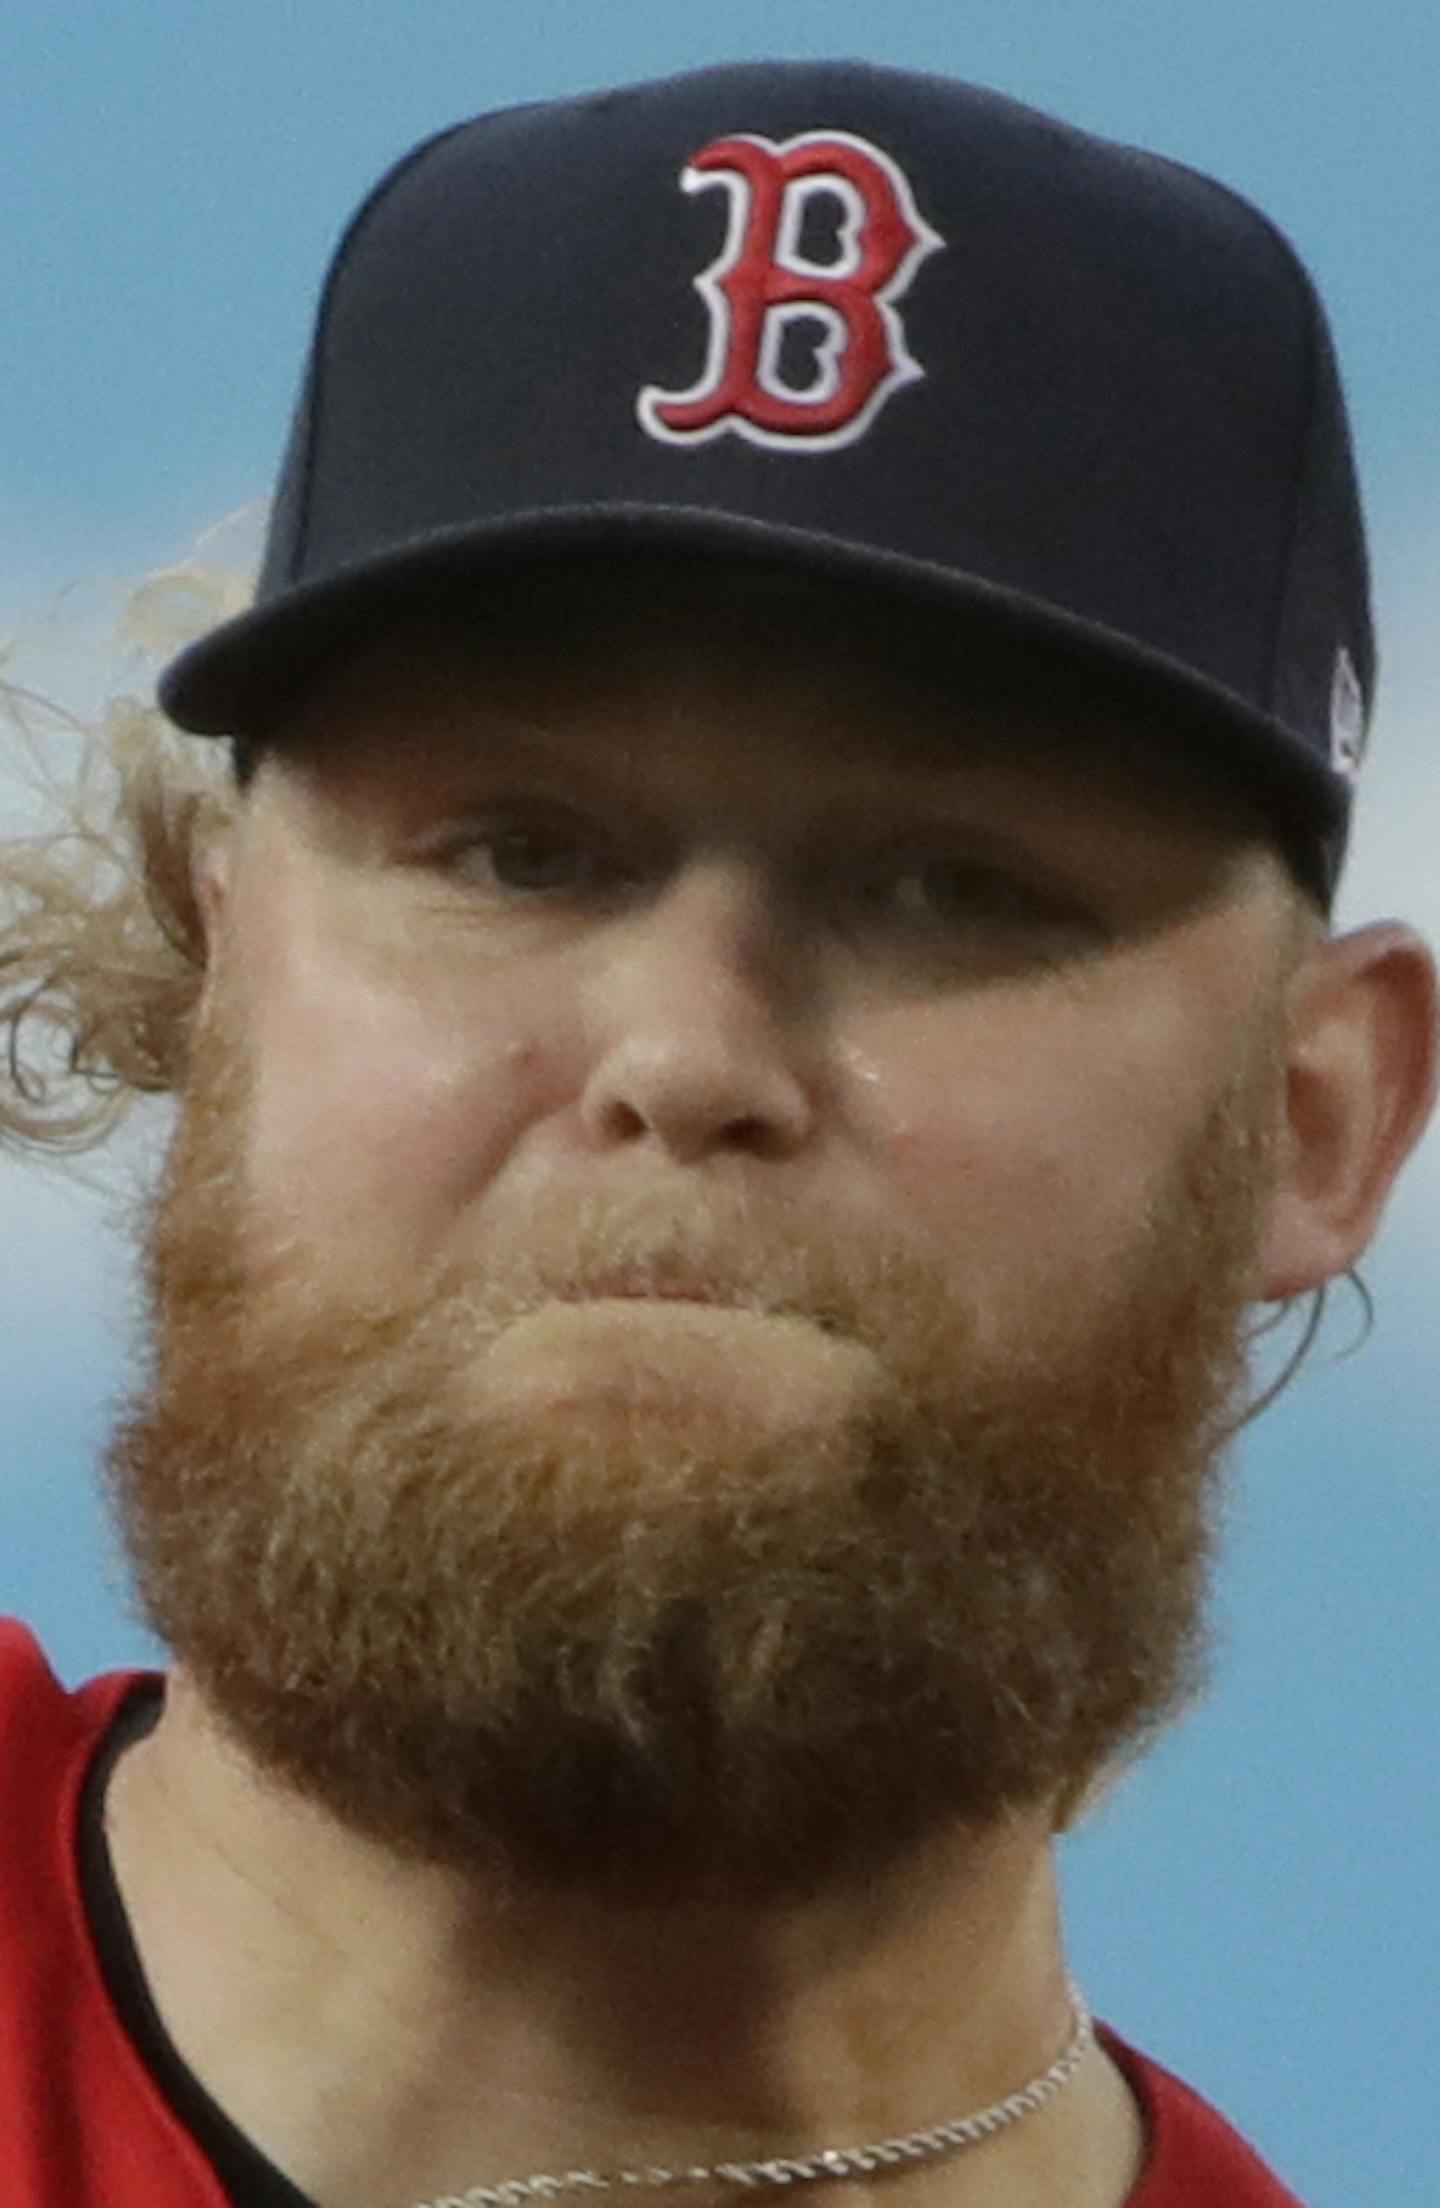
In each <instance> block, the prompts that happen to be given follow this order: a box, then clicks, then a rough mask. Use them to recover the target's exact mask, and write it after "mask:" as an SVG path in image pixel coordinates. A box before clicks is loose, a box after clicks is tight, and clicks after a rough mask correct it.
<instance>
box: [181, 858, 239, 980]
mask: <svg viewBox="0 0 1440 2208" xmlns="http://www.w3.org/2000/svg"><path fill="white" fill-rule="evenodd" d="M232 833H233V832H232V831H231V830H229V829H222V830H221V831H220V833H219V834H218V835H214V836H211V837H210V838H209V839H208V841H207V842H206V843H205V845H204V847H203V848H202V849H201V850H200V851H198V852H197V853H196V855H195V859H194V863H193V867H192V872H191V880H192V883H193V885H194V891H195V908H196V910H197V912H198V913H199V915H200V925H201V927H202V929H203V931H204V936H205V968H206V972H207V974H208V973H209V972H210V971H211V970H212V968H213V966H214V963H215V946H216V944H217V942H218V941H219V937H220V927H221V921H222V919H223V917H224V913H225V907H226V904H227V902H228V900H229V896H230V872H231V867H232V865H233V863H234V852H233V847H232V840H231V839H232Z"/></svg>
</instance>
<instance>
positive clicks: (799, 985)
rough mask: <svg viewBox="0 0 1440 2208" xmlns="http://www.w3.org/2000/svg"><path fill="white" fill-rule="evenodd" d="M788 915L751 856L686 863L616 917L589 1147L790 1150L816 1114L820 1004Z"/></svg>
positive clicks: (686, 1152)
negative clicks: (638, 905)
mask: <svg viewBox="0 0 1440 2208" xmlns="http://www.w3.org/2000/svg"><path fill="white" fill-rule="evenodd" d="M797 936H798V929H797V927H796V924H795V922H794V921H793V920H789V921H788V922H787V917H786V915H785V914H784V913H783V912H781V911H779V910H778V909H777V905H776V901H775V899H774V897H773V896H771V895H770V894H768V893H767V890H766V887H765V885H764V883H763V881H762V880H761V879H759V878H758V876H757V875H756V874H755V873H753V872H752V871H751V870H750V869H749V868H744V867H741V866H739V865H738V864H736V865H731V864H728V863H726V862H722V861H718V860H717V861H713V862H710V863H699V862H697V863H695V864H694V865H692V866H690V867H688V868H686V869H685V870H684V871H683V872H682V873H681V874H680V875H678V876H677V877H676V878H675V880H674V881H673V882H672V883H671V884H669V885H668V886H667V888H666V889H665V891H664V893H663V894H661V895H658V896H656V897H655V898H654V899H653V900H652V901H651V902H650V903H649V904H648V905H647V906H646V908H645V910H644V911H643V912H642V913H639V914H637V915H635V916H633V917H632V918H630V919H628V920H627V921H625V922H623V923H621V924H620V925H619V926H617V927H615V928H614V929H613V930H612V931H611V932H610V934H609V937H608V940H607V943H606V946H605V954H604V956H603V959H602V962H601V965H600V968H599V970H598V972H597V974H596V976H595V979H594V984H593V994H592V998H591V1010H592V1014H593V1028H592V1033H593V1035H594V1037H595V1047H596V1056H595V1060H594V1063H593V1065H592V1068H591V1071H590V1074H589V1077H588V1079H587V1081H586V1084H585V1090H584V1094H583V1096H582V1099H581V1120H582V1124H583V1127H584V1129H585V1133H586V1135H587V1136H588V1138H589V1139H590V1141H591V1142H593V1143H594V1144H595V1145H596V1147H607V1146H610V1145H616V1144H635V1143H649V1144H653V1145H655V1146H658V1147H662V1148H663V1149H665V1150H666V1151H668V1152H669V1153H670V1154H671V1155H672V1156H673V1157H674V1158H676V1159H678V1160H680V1161H682V1162H685V1163H693V1162H696V1161H697V1160H699V1159H702V1158H704V1157H705V1156H707V1155H709V1154H710V1153H712V1152H717V1151H744V1152H748V1153H749V1154H751V1155H753V1156H757V1157H766V1158H781V1157H785V1156H789V1155H791V1154H793V1153H794V1152H795V1151H796V1150H798V1149H800V1148H802V1147H803V1145H804V1144H805V1142H806V1141H807V1140H808V1139H809V1137H810V1135H811V1132H812V1130H813V1126H814V1120H815V1110H816V1086H817V1078H818V1063H817V1062H818V1041H817V1031H818V1027H819V1013H820V1006H819V1002H818V991H817V983H816V979H815V976H814V974H813V972H810V973H809V974H808V975H807V972H806V964H807V962H806V958H805V955H804V952H803V950H802V948H801V946H800V944H799V943H798V940H797Z"/></svg>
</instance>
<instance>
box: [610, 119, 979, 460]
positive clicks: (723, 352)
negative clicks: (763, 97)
mask: <svg viewBox="0 0 1440 2208" xmlns="http://www.w3.org/2000/svg"><path fill="white" fill-rule="evenodd" d="M680 181H681V184H682V186H683V187H684V189H685V190H686V191H687V192H698V191H703V190H704V189H705V188H706V186H707V185H711V184H723V185H725V186H726V188H727V189H728V191H729V193H730V234H729V236H728V238H727V239H726V241H725V250H724V252H723V253H722V254H721V256H720V258H719V260H718V261H716V262H715V264H714V265H713V267H711V268H708V269H707V270H706V271H705V273H704V275H703V276H699V277H697V278H696V280H695V288H696V289H697V291H698V292H699V293H700V296H701V297H702V298H703V299H704V301H705V304H706V306H707V307H708V308H709V310H710V344H709V351H708V353H707V356H706V361H705V370H704V373H703V375H702V376H701V378H700V381H699V382H698V383H697V384H696V385H695V386H694V388H693V389H692V390H689V391H661V390H659V389H658V388H657V387H656V386H655V385H654V384H649V385H647V386H646V388H645V389H644V390H643V391H642V392H641V393H640V397H639V399H638V401H637V403H636V411H637V413H638V414H639V417H640V422H641V425H642V427H643V428H645V429H646V430H648V432H649V434H650V435H651V436H652V437H658V438H660V439H661V440H662V441H663V442H664V443H666V444H671V445H693V444H698V443H700V442H702V441H703V440H706V439H708V438H711V437H719V436H722V435H723V434H724V432H725V431H726V430H728V429H733V430H735V431H736V432H737V433H738V434H739V435H740V436H741V437H746V438H748V439H749V440H750V442H751V443H752V444H757V445H768V446H770V447H771V448H772V450H774V449H779V450H781V451H785V452H829V451H833V450H834V448H835V447H836V446H837V445H849V444H853V443H854V442H855V440H856V438H858V437H862V436H863V435H864V434H865V431H866V430H867V429H868V428H869V427H870V424H871V422H873V421H874V419H875V416H876V415H877V414H878V413H879V411H880V408H881V407H882V406H883V405H884V404H885V401H886V400H887V399H888V398H889V397H890V395H891V393H892V392H893V391H898V390H899V389H900V386H901V385H902V384H906V383H913V382H914V381H915V379H916V377H917V376H921V375H923V374H924V370H923V369H922V368H921V367H920V365H919V363H918V362H917V361H915V360H913V359H912V358H911V356H910V353H909V350H908V348H907V347H906V344H905V333H904V330H903V329H902V328H901V325H900V317H899V315H898V314H897V313H896V311H895V302H896V301H897V300H898V299H899V298H900V297H901V295H902V293H903V292H904V291H905V289H906V287H907V286H908V285H909V282H910V279H911V278H912V276H913V275H914V274H915V271H916V269H917V268H918V267H919V266H920V263H921V262H922V261H923V260H924V258H925V256H926V254H927V253H933V252H934V251H935V250H936V249H937V248H938V247H939V246H941V245H942V244H943V243H944V240H943V239H941V238H939V237H937V236H936V234H935V232H934V231H933V230H932V229H931V228H930V225H929V224H928V223H927V222H926V221H925V220H924V218H923V217H922V216H921V215H920V214H919V212H918V211H917V209H916V206H915V200H914V195H913V194H912V192H911V190H910V185H909V182H908V180H907V179H906V177H905V175H904V173H903V171H902V170H901V169H900V168H899V167H897V165H896V163H895V162H894V161H892V160H891V158H890V156H889V155H888V154H886V153H882V152H881V151H880V149H879V147H878V146H872V145H870V144H868V143H867V141H866V140H865V139H863V138H855V137H852V136H851V135H850V133H849V132H848V131H843V130H832V131H818V130H812V131H807V132H806V133H805V134H804V136H803V137H800V138H787V139H786V140H785V142H784V143H783V145H776V144H775V143H774V142H773V141H772V140H770V139H768V138H755V137H750V136H749V135H741V136H737V137H734V138H719V139H716V140H715V142H714V143H713V144H712V145H708V146H706V147H704V149H703V150H702V151H701V152H699V153H697V154H696V156H695V158H694V160H693V161H692V162H691V163H690V165H689V167H688V168H687V169H685V170H684V171H683V172H682V174H681V178H680ZM820 193H826V194H828V195H830V197H832V198H833V199H838V201H839V202H840V207H841V229H840V254H839V257H838V258H837V259H836V260H835V261H833V262H829V263H825V264H821V263H817V262H815V261H810V260H807V259H805V258H804V256H803V255H802V253H801V251H800V236H801V230H802V227H803V224H804V220H805V214H806V209H807V207H808V205H809V202H810V200H811V199H812V198H813V197H815V196H816V195H818V194H820ZM797 322H808V323H809V324H810V325H811V326H812V327H813V326H815V325H816V324H818V325H819V327H820V330H821V333H822V334H821V337H820V342H819V345H818V347H817V349H816V374H815V378H814V381H813V382H812V383H811V385H810V387H809V388H808V389H807V390H796V389H794V388H793V387H791V386H789V385H787V384H784V383H782V382H781V381H780V375H779V362H780V350H781V346H782V345H783V343H784V340H785V333H786V330H787V329H788V328H789V327H791V326H792V325H793V324H795V323H797Z"/></svg>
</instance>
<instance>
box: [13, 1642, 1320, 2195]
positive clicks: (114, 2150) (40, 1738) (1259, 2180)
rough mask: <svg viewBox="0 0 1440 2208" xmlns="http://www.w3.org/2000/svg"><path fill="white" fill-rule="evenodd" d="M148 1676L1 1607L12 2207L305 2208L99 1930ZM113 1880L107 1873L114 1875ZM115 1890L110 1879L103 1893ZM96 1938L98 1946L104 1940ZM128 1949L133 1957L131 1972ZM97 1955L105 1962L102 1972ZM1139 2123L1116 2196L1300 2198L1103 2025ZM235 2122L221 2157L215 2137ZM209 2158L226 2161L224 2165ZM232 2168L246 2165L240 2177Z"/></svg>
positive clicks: (1194, 2098)
mask: <svg viewBox="0 0 1440 2208" xmlns="http://www.w3.org/2000/svg"><path fill="white" fill-rule="evenodd" d="M158 1687H159V1674H157V1673H154V1672H140V1671H125V1672H110V1673H107V1674H106V1675H105V1676H103V1677H101V1678H98V1679H92V1680H90V1681H89V1682H88V1683H87V1684H86V1685H84V1686H83V1687H80V1688H79V1689H78V1690H77V1691H76V1692H74V1693H70V1692H68V1691H67V1690H66V1689H65V1688H64V1687H62V1686H61V1684H60V1682H59V1681H58V1680H57V1679H56V1678H55V1676H54V1674H53V1672H52V1671H51V1670H50V1667H49V1665H48V1664H47V1663H46V1661H45V1657H44V1655H43V1654H42V1652H41V1650H40V1648H39V1646H38V1644H37V1643H36V1641H35V1639H34V1636H33V1635H32V1634H31V1633H30V1632H29V1631H28V1630H27V1628H26V1627H24V1626H22V1625H19V1624H16V1623H15V1622H14V1621H12V1620H4V1619H0V1835H3V1846H4V1850H5V1862H4V1873H3V1879H0V2172H3V2173H4V2178H3V2194H4V2200H5V2204H6V2208H272V2204H276V2208H279V2204H284V2208H292V2204H298V2208H304V2196H303V2195H302V2194H301V2193H299V2192H298V2191H297V2190H296V2189H295V2188H294V2187H293V2186H292V2185H290V2184H289V2182H288V2181H287V2180H286V2179H285V2178H284V2177H283V2176H282V2175H281V2174H280V2173H279V2172H278V2171H276V2170H274V2169H273V2168H272V2167H271V2166H270V2165H269V2164H268V2163H266V2162H265V2161H264V2160H263V2158H262V2157H261V2156H260V2155H259V2153H258V2151H257V2150H256V2149H255V2148H253V2147H252V2146H250V2145H249V2144H248V2143H247V2142H245V2141H244V2140H243V2139H241V2138H240V2136H239V2134H238V2133H235V2132H234V2131H233V2128H232V2127H230V2126H229V2124H228V2119H226V2118H225V2117H224V2115H223V2113H222V2112H221V2111H219V2110H217V2109H216V2108H215V2107H214V2104H213V2103H212V2102H209V2101H208V2098H207V2096H206V2095H205V2094H204V2092H203V2090H202V2089H201V2088H200V2087H199V2085H198V2083H197V2082H196V2081H194V2080H193V2079H190V2078H189V2075H188V2073H184V2071H183V2065H182V2064H181V2062H180V2058H179V2056H178V2055H177V2054H176V2053H175V2050H174V2049H173V2047H169V2048H160V2049H158V2050H157V2049H156V2048H155V2047H154V2045H153V2044H151V2043H147V2039H146V2033H147V2031H148V2032H149V2033H150V2034H151V2035H152V2039H153V2035H154V2034H155V2033H157V2032H158V2031H159V2027H158V2024H157V2022H156V2020H155V2019H154V2016H153V2012H151V2016H150V2019H149V2022H148V2024H146V2026H145V2028H144V2029H141V2030H140V2031H138V2032H137V2030H136V2028H135V2018H136V2015H137V2013H138V2011H140V2010H143V2009H144V2007H145V2005H146V2004H145V1996H144V1992H143V1988H140V1989H138V1991H137V1988H136V1987H135V1986H134V1985H133V1984H131V1985H129V1986H128V1987H127V1985H126V1983H125V1982H124V1975H125V1974H124V1972H123V1971H122V1970H119V1969H117V1967H116V1964H115V1960H114V1947H113V1940H112V1941H108V1942H107V1940H106V1939H105V1938H103V1937H102V1936H101V1935H102V1927H101V1924H100V1912H99V1911H98V1910H97V1903H96V1894H95V1890H94V1880H93V1877H92V1878H87V1877H86V1876H85V1875H84V1871H83V1868H82V1865H83V1862H84V1861H85V1860H86V1858H85V1852H84V1851H85V1847H86V1846H89V1847H90V1849H91V1850H92V1853H91V1856H90V1857H89V1860H90V1861H91V1862H92V1864H93V1862H94V1860H95V1858H94V1854H93V1850H94V1849H95V1848H96V1847H99V1848H101V1849H102V1850H103V1841H102V1840H100V1839H99V1838H98V1832H99V1821H98V1815H97V1816H94V1817H93V1818H92V1823H93V1828H94V1829H93V1832H92V1833H91V1836H90V1839H89V1840H88V1841H86V1838H85V1833H84V1831H83V1830H82V1811H84V1810H85V1808H86V1805H87V1801H88V1802H89V1804H90V1808H91V1810H93V1809H94V1808H95V1806H96V1805H95V1804H94V1802H93V1800H91V1795H92V1794H93V1789H88V1788H87V1781H88V1780H90V1779H91V1778H92V1774H94V1773H95V1770H96V1766H97V1763H99V1761H100V1760H101V1758H102V1757H103V1755H104V1753H105V1750H106V1745H107V1740H109V1741H111V1742H113V1741H114V1739H115V1738H116V1733H117V1727H119V1726H121V1725H122V1724H123V1723H124V1721H125V1716H126V1712H127V1709H133V1707H134V1705H135V1703H136V1701H137V1698H139V1697H142V1696H143V1697H146V1698H148V1699H150V1700H152V1701H153V1699H154V1698H155V1696H156V1694H157V1691H158ZM107 1875H108V1873H107ZM112 1892H113V1888H112ZM102 1950H103V1951H104V1952H102ZM133 1960H134V1959H133V1950H132V1951H131V1968H132V1973H133ZM107 1966H108V1967H107ZM1100 2030H1101V2037H1102V2039H1103V2041H1104V2044H1105V2046H1106V2048H1107V2049H1108V2051H1109V2053H1110V2054H1111V2055H1112V2057H1113V2058H1114V2060H1115V2061H1116V2062H1117V2063H1118V2064H1119V2066H1120V2068H1121V2069H1122V2071H1123V2072H1124V2074H1125V2076H1126V2077H1127V2079H1128V2080H1129V2082H1130V2085H1131V2088H1132V2090H1133V2091H1134V2093H1135V2095H1136V2098H1137V2100H1138V2102H1139V2105H1140V2108H1141V2111H1142V2113H1143V2116H1144V2120H1145V2128H1146V2134H1147V2138H1148V2153H1147V2156H1146V2163H1145V2168H1144V2171H1143V2173H1142V2175H1141V2178H1140V2181H1139V2183H1138V2185H1136V2187H1135V2188H1134V2190H1133V2191H1132V2193H1131V2195H1130V2198H1129V2200H1128V2201H1127V2203H1126V2204H1125V2208H1219V2204H1222V2203H1223V2208H1301V2204H1300V2203H1299V2202H1298V2201H1297V2199H1296V2196H1295V2195H1294V2194H1293V2193H1291V2192H1289V2191H1287V2190H1286V2188H1285V2187H1284V2186H1283V2185H1281V2184H1280V2183H1279V2181H1278V2179H1276V2178H1275V2177H1274V2176H1273V2175H1272V2174H1271V2172H1270V2171H1269V2170H1267V2169H1266V2167H1265V2165H1264V2164H1263V2163H1262V2162H1261V2161H1260V2160H1259V2158H1258V2156H1256V2155H1255V2153H1254V2152H1253V2151H1252V2150H1251V2149H1250V2148H1249V2147H1248V2146H1247V2145H1246V2144H1245V2142H1244V2140H1243V2139H1241V2138H1240V2136H1239V2135H1238V2133H1236V2132H1235V2131H1233V2130H1232V2129H1231V2127H1230V2126H1229V2125H1228V2124H1227V2123H1226V2122H1225V2120H1224V2118H1223V2117H1222V2116H1220V2115H1219V2114H1217V2112H1216V2111H1215V2110H1214V2109H1213V2108H1211V2107H1210V2106H1209V2105H1208V2104H1207V2103H1206V2102H1205V2101H1203V2100H1201V2099H1200V2097H1199V2095H1198V2094H1196V2093H1193V2092H1192V2091H1191V2090H1190V2088H1189V2087H1188V2086H1187V2085H1183V2084H1182V2083H1181V2082H1180V2080H1179V2079H1178V2078H1175V2077H1172V2076H1171V2074H1170V2072H1169V2071H1168V2070H1164V2069H1162V2068H1161V2067H1160V2065H1159V2064H1158V2063H1154V2062H1151V2061H1150V2060H1149V2059H1148V2058H1147V2057H1145V2056H1143V2055H1140V2054H1137V2053H1136V2052H1135V2050H1134V2049H1133V2048H1131V2047H1128V2046H1126V2044H1125V2043H1124V2041H1123V2040H1120V2039H1118V2038H1117V2037H1116V2035H1115V2034H1114V2033H1113V2032H1111V2031H1109V2030H1108V2029H1107V2028H1106V2027H1104V2026H1101V2028H1100ZM227 2132H228V2133H229V2134H230V2140H229V2142H228V2151H227V2152H223V2153H222V2152H221V2151H220V2149H221V2148H222V2147H226V2146H227V2142H226V2141H225V2140H224V2138H223V2136H222V2135H223V2134H224V2133H227ZM217 2161H218V2162H219V2163H223V2165H224V2168H225V2171H226V2175H224V2176H222V2174H221V2170H220V2167H218V2166H217ZM237 2171H238V2172H239V2173H240V2174H239V2175H237V2174H236V2173H237Z"/></svg>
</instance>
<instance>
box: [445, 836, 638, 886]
mask: <svg viewBox="0 0 1440 2208" xmlns="http://www.w3.org/2000/svg"><path fill="white" fill-rule="evenodd" d="M447 863H448V866H449V868H450V870H451V871H452V872H453V873H455V874H458V875H460V876H461V877H463V878H464V879H466V880H468V881H478V882H481V883H483V884H488V885H491V886H493V887H494V888H496V889H501V890H510V891H513V892H515V893H516V894H518V895H531V896H544V895H546V894H547V893H551V894H553V893H559V894H562V895H571V896H574V895H585V894H587V893H589V892H593V891H595V890H598V889H600V888H601V887H603V886H605V885H607V884H611V883H613V882H614V880H615V879H616V875H617V871H618V870H617V868H616V866H615V864H614V862H613V861H612V860H611V859H610V858H609V857H608V856H607V854H606V853H605V851H604V850H603V848H602V847H601V846H600V844H599V843H598V842H597V841H596V840H595V839H594V838H592V837H588V836H585V835H583V834H582V833H581V832H580V831H579V830H578V829H573V828H567V827H563V826H559V825H538V826H518V825H516V826H506V825H500V826H495V827H477V828H475V829H472V830H468V831H467V832H466V834H465V835H464V837H463V838H460V837H457V838H456V840H455V842H454V844H453V845H452V846H451V849H450V851H449V853H448V855H447Z"/></svg>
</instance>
